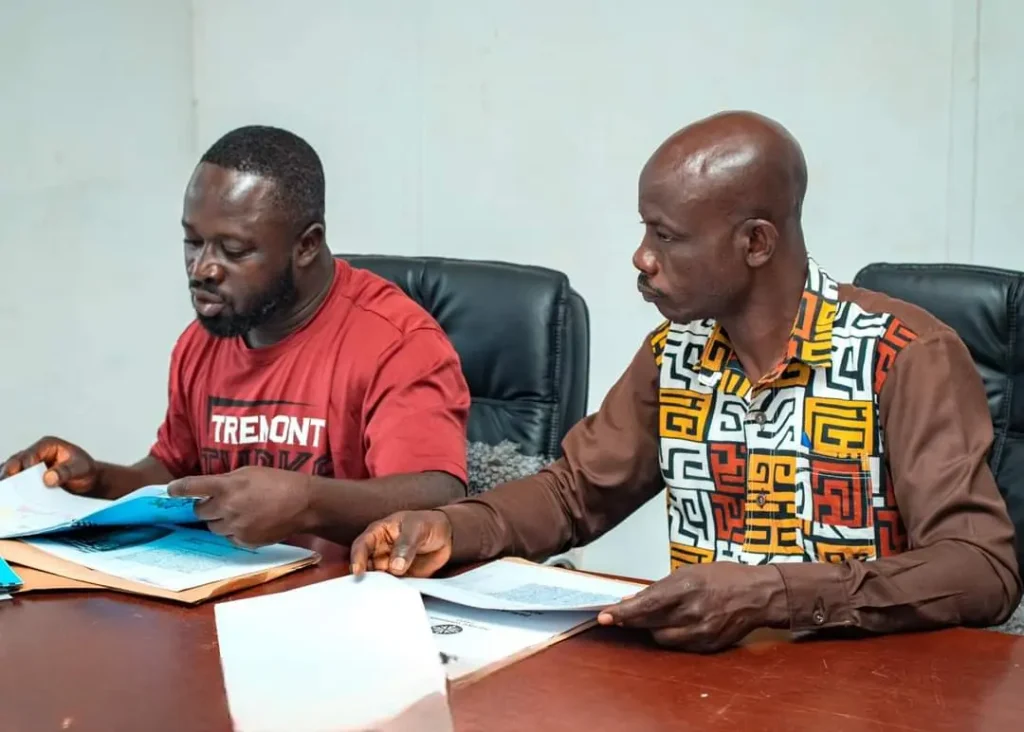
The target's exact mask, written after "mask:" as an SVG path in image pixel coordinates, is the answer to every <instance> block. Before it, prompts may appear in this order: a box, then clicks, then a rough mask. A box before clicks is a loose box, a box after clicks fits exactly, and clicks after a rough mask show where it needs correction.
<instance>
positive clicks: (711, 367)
mask: <svg viewBox="0 0 1024 732" xmlns="http://www.w3.org/2000/svg"><path fill="white" fill-rule="evenodd" d="M838 302H839V285H838V283H837V282H836V281H835V280H833V279H832V278H831V277H829V275H828V273H827V272H825V270H823V269H822V268H821V267H819V266H818V263H817V262H815V261H814V260H813V259H812V258H810V257H808V258H807V280H806V282H805V283H804V293H803V296H802V297H801V298H800V308H799V310H797V314H796V320H795V321H794V323H793V329H792V331H790V334H789V342H788V344H787V346H786V355H785V356H784V357H783V359H782V360H781V361H779V363H778V364H777V365H776V366H775V368H773V369H771V370H770V371H769V372H768V373H766V374H765V375H764V376H763V377H761V380H760V381H759V382H758V384H767V383H769V382H772V381H774V380H775V379H777V378H778V377H779V376H780V375H781V374H782V372H783V371H784V370H785V368H786V366H787V365H789V363H790V362H791V361H793V360H797V361H801V362H803V363H805V364H807V365H808V366H810V367H812V368H815V367H819V366H830V365H831V364H832V325H833V322H834V321H835V318H836V308H837V304H838ZM726 370H730V371H735V372H737V373H740V374H742V373H743V367H742V366H741V365H740V363H739V359H738V358H736V353H735V352H734V351H733V348H732V344H731V343H729V336H728V335H727V334H726V333H725V331H724V330H722V328H721V326H720V325H719V324H718V323H717V322H716V323H715V324H714V326H713V327H712V329H711V333H710V335H709V336H708V340H707V343H705V344H704V351H703V352H702V353H701V357H700V368H699V378H700V381H701V382H702V383H704V384H707V385H708V386H714V385H716V384H718V382H719V381H721V379H722V375H723V373H724V372H725V371H726Z"/></svg>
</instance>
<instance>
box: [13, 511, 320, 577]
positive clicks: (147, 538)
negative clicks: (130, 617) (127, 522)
mask: <svg viewBox="0 0 1024 732" xmlns="http://www.w3.org/2000/svg"><path fill="white" fill-rule="evenodd" d="M23 541H24V542H25V543H26V544H29V545H30V546H34V547H37V548H38V549H41V550H42V551H44V552H47V553H48V554H52V555H53V556H55V557H59V558H60V559H65V560H67V561H69V562H74V563H75V564H80V565H82V566H84V567H88V568H90V569H95V570H96V571H98V572H105V573H106V574H110V575H114V576H115V577H121V578H123V579H128V580H133V581H135V582H142V583H144V584H147V585H152V586H154V587H160V588H163V589H165V590H172V591H174V592H181V591H183V590H188V589H191V588H193V587H199V586H200V585H205V584H207V583H210V582H219V581H222V580H227V579H232V578H234V577H242V576H246V575H250V574H253V573H255V572H260V571H263V570H267V569H272V568H274V567H280V566H284V565H286V564H290V563H292V562H296V561H299V560H301V559H306V558H308V557H311V556H313V552H311V551H309V550H308V549H302V548H301V547H296V546H288V545H286V544H273V545H271V546H264V547H260V548H258V549H246V548H243V547H240V546H238V545H236V544H233V543H232V542H231V541H230V540H228V539H225V538H224V537H223V536H219V535H217V534H214V533H211V532H209V531H205V530H200V529H189V528H184V527H181V526H162V525H158V526H149V525H147V526H130V527H125V528H112V529H111V528H102V529H80V530H78V531H73V532H69V533H66V534H58V535H55V536H47V537H35V538H31V539H24V540H23Z"/></svg>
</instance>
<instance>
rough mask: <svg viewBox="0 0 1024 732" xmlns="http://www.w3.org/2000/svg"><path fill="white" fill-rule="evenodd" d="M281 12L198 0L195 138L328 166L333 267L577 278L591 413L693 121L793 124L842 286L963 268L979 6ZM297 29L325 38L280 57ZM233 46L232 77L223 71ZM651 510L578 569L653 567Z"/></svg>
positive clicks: (655, 525)
mask: <svg viewBox="0 0 1024 732" xmlns="http://www.w3.org/2000/svg"><path fill="white" fill-rule="evenodd" d="M1007 2H1008V3H1009V2H1011V0H1007ZM293 8H296V9H285V8H284V7H283V6H282V5H281V4H280V3H277V2H274V1H273V0H264V1H262V2H256V3H254V2H252V1H251V0H249V1H245V0H218V1H203V0H197V2H196V3H195V10H196V15H195V20H196V94H197V97H198V100H199V107H198V128H199V139H200V141H201V142H202V143H203V144H207V143H209V142H210V141H212V139H213V138H214V137H216V136H217V135H218V134H220V133H222V132H223V131H224V130H226V129H228V128H230V127H231V126H234V125H236V124H240V123H243V122H249V121H255V120H259V121H268V122H272V123H278V124H283V125H286V126H291V127H293V128H294V129H296V130H297V131H299V132H300V133H302V134H305V135H308V136H309V138H310V140H311V142H312V143H313V144H314V145H315V146H316V147H317V148H318V149H319V150H321V152H322V153H323V154H324V157H325V160H326V163H327V168H328V177H329V201H330V202H329V217H330V218H329V227H330V231H331V235H330V239H331V242H332V246H333V247H334V248H335V249H336V250H338V251H380V252H402V253H404V252H409V253H424V254H440V255H451V256H463V257H473V258H495V259H504V260H510V261H518V262H528V263H536V264H542V265H547V266H550V267H555V268H558V269H561V270H563V271H565V272H567V273H568V274H569V276H570V278H571V280H572V282H573V284H574V285H575V287H576V288H577V289H578V290H579V291H580V292H581V293H582V294H583V295H584V296H585V297H586V299H587V301H588V303H589V305H590V308H591V313H592V317H593V330H592V353H593V367H592V372H591V383H592V388H591V403H592V407H595V408H596V406H597V404H598V403H599V401H600V399H601V397H602V396H603V395H604V393H605V392H606V391H607V390H608V388H609V386H610V385H611V384H612V383H613V381H614V380H615V379H616V378H617V376H618V375H619V373H620V372H621V369H622V368H623V367H624V366H625V364H626V363H627V362H628V360H629V359H630V357H631V355H632V353H633V351H634V350H635V349H636V347H637V346H638V345H639V342H640V339H641V338H642V336H643V334H644V333H645V331H646V330H647V329H649V328H650V327H652V326H653V325H654V324H656V322H657V320H658V315H657V314H656V313H655V312H653V311H652V310H651V309H650V308H649V307H647V306H645V305H644V303H642V302H641V301H640V300H639V298H637V297H636V295H635V292H634V288H633V286H632V282H633V277H634V274H633V272H632V269H631V266H630V263H629V257H630V255H631V253H632V250H633V248H634V246H635V244H636V243H637V241H638V237H639V236H640V227H639V226H638V224H637V214H636V176H637V173H638V171H639V169H640V167H641V166H642V165H643V163H644V161H645V160H646V158H647V156H648V155H649V154H650V152H651V151H652V150H653V149H654V147H655V146H656V145H657V144H658V143H659V142H660V141H661V140H662V139H664V138H665V137H666V136H667V135H668V134H670V133H671V132H672V131H674V130H675V129H677V128H678V127H680V126H682V125H683V124H685V123H686V122H688V121H690V120H692V119H695V118H698V117H701V116H703V115H706V114H709V113H712V112H714V111H717V110H720V109H723V108H737V107H738V108H753V109H756V110H759V111H761V112H764V113H766V114H769V115H772V116H775V117H777V118H778V119H780V120H781V121H782V122H783V123H785V124H786V125H788V126H789V127H790V128H791V130H792V131H793V132H794V134H796V136H797V137H798V138H799V139H800V140H801V141H802V143H803V145H804V148H805V152H806V155H807V158H808V161H809V165H810V193H809V196H808V201H807V208H806V211H807V214H806V227H807V231H808V240H809V242H810V244H811V246H812V248H813V250H814V252H815V254H816V255H817V257H818V258H819V259H820V260H821V261H822V263H824V264H825V265H826V266H827V267H828V268H830V269H831V270H832V271H833V272H834V273H835V274H836V275H838V276H840V277H843V278H850V277H852V276H853V274H854V273H855V272H856V271H857V269H859V268H860V267H861V266H863V265H864V264H867V263H868V262H871V261H875V260H881V259H899V260H922V261H928V260H945V259H950V258H951V259H961V260H962V259H965V258H969V256H970V252H971V249H970V242H969V241H967V240H965V237H964V236H963V234H964V232H967V234H968V236H967V237H966V239H969V238H970V236H969V235H970V234H971V233H972V225H973V211H972V205H973V204H972V201H973V194H974V187H973V179H972V178H971V175H972V172H973V157H972V156H973V144H974V129H973V126H972V125H973V120H974V115H973V104H974V98H975V94H974V92H975V88H974V87H973V86H972V85H973V84H974V75H973V69H972V67H971V64H972V63H973V62H975V57H974V55H973V53H972V50H973V48H974V46H973V39H974V31H975V25H976V22H975V20H976V12H975V11H976V3H974V2H964V1H963V0H951V1H947V2H936V0H904V1H903V2H900V3H892V2H889V1H888V0H871V1H861V2H857V3H853V2H842V3H840V2H831V3H823V2H820V0H786V1H784V0H776V2H773V3H770V4H769V3H754V2H744V1H741V0H719V2H716V3H707V2H699V1H694V2H682V1H681V0H648V1H646V2H634V3H630V4H628V5H627V4H624V3H622V2H620V1H619V0H559V1H558V2H543V1H542V0H519V1H518V2H507V1H501V0H472V1H470V0H464V1H461V2H460V1H458V0H421V1H420V2H416V3H410V2H401V1H400V0H387V1H383V2H382V1H381V0H377V1H376V2H374V3H372V4H371V3H368V2H347V3H338V2H331V1H330V0H322V1H319V2H317V1H313V0H307V1H306V2H300V3H298V4H297V5H294V6H293ZM296 16H301V17H304V18H307V19H315V22H311V23H307V24H305V26H304V28H303V30H302V31H301V33H300V35H299V36H298V37H294V38H289V39H288V41H287V46H286V47H283V48H281V43H282V41H281V40H280V39H281V36H280V34H279V30H280V28H281V27H283V26H284V25H286V24H287V23H288V21H289V19H290V18H294V17H296ZM239 44H241V46H242V49H241V50H242V53H241V55H242V56H244V57H245V58H246V61H247V63H246V64H244V65H243V64H237V63H232V62H231V61H232V59H233V58H235V57H236V55H238V54H240V48H239ZM275 47H276V48H278V49H279V51H278V52H276V53H266V52H265V53H262V54H260V53H255V52H253V53H249V52H245V51H246V50H248V49H252V50H253V51H255V50H258V49H267V48H275ZM965 174H966V182H965ZM663 511H664V509H663V504H662V503H661V501H660V500H655V501H654V502H652V505H650V506H648V507H647V508H645V509H644V510H643V511H641V512H640V513H639V514H637V515H636V516H634V517H633V518H632V519H631V520H630V521H628V522H627V523H626V524H624V525H623V526H622V527H620V528H619V529H617V530H616V531H615V532H613V533H612V534H611V535H610V536H609V537H607V538H605V539H604V540H601V541H599V542H597V543H596V544H594V545H593V546H591V547H588V548H587V550H586V552H585V564H586V565H587V566H590V567H594V568H598V569H603V570H608V571H616V572H622V573H628V574H641V575H646V576H657V575H659V574H661V573H663V572H664V571H665V569H666V568H667V556H666V554H667V552H666V549H665V541H664V535H665V529H664V515H663Z"/></svg>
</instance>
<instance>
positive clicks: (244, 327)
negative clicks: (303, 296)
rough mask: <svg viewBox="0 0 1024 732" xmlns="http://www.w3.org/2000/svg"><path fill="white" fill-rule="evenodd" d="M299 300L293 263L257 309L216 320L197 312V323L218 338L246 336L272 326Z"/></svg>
mask: <svg viewBox="0 0 1024 732" xmlns="http://www.w3.org/2000/svg"><path fill="white" fill-rule="evenodd" d="M298 299H299V289H298V286H297V285H296V284H295V276H294V274H293V273H292V267H291V262H289V263H288V265H287V266H286V267H285V268H284V270H283V271H282V272H281V274H280V275H279V276H278V277H277V279H276V280H274V282H272V283H271V285H270V287H268V288H267V289H266V291H265V292H263V293H261V294H260V295H259V296H258V297H257V298H256V300H255V302H254V304H253V306H252V307H251V308H249V310H248V311H247V312H244V313H236V314H234V315H230V316H223V315H214V316H213V317H204V316H202V315H200V314H199V313H196V320H198V321H199V324H200V325H202V326H203V327H204V328H205V329H206V332H207V333H209V334H210V335H212V336H214V337H215V338H234V337H236V336H244V335H245V334H246V333H248V332H249V331H251V330H253V329H254V328H259V327H261V326H263V325H266V324H267V323H269V322H270V321H271V320H273V319H274V318H276V317H277V316H278V315H280V314H281V312H282V311H284V310H286V309H288V308H290V307H291V306H292V305H294V304H295V303H296V302H297V301H298Z"/></svg>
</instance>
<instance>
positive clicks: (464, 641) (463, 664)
mask: <svg viewBox="0 0 1024 732" xmlns="http://www.w3.org/2000/svg"><path fill="white" fill-rule="evenodd" d="M423 604H424V606H426V608H427V617H428V618H429V619H430V629H431V631H432V632H433V634H434V641H435V643H436V644H437V649H438V651H440V652H441V662H442V664H444V670H445V673H446V674H447V675H448V678H449V679H451V680H452V681H456V680H458V679H461V678H463V677H465V676H468V675H470V674H472V673H475V672H477V671H480V670H481V669H483V668H486V667H487V666H491V665H492V664H496V663H499V662H501V661H504V660H505V659H508V658H510V657H512V656H517V655H518V654H521V653H524V652H526V651H528V650H529V649H531V648H535V647H537V646H543V645H546V644H548V643H550V642H551V641H552V640H553V639H554V638H556V637H557V636H559V635H562V634H563V633H568V632H569V631H570V630H572V629H573V628H575V627H577V626H579V625H582V624H584V623H587V622H589V621H592V620H593V619H594V613H592V612H589V611H581V612H548V613H541V612H533V611H522V612H519V611H504V610H480V609H478V608H473V607H466V606H464V605H455V604H453V603H450V602H445V601H444V600H436V599H434V598H432V597H428V598H426V599H425V600H424V601H423Z"/></svg>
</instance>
